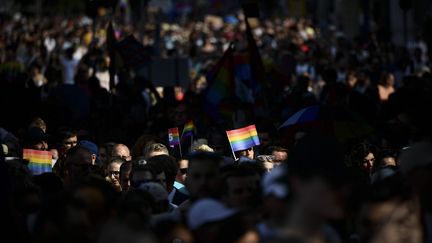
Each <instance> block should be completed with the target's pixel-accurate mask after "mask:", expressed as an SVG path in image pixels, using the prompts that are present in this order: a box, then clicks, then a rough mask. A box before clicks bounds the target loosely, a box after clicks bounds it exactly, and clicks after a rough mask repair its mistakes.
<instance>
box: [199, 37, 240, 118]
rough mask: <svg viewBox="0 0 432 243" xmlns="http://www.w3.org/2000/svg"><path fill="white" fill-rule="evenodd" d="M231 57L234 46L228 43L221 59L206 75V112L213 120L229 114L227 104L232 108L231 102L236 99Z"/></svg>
mask: <svg viewBox="0 0 432 243" xmlns="http://www.w3.org/2000/svg"><path fill="white" fill-rule="evenodd" d="M233 55H234V44H233V43H230V45H229V47H228V49H227V50H226V51H225V52H224V54H223V56H222V58H221V59H219V60H218V61H217V63H216V64H215V66H214V67H213V68H212V69H211V70H210V71H209V72H208V73H207V75H206V78H207V82H208V86H207V89H206V94H205V96H206V112H208V114H209V115H210V116H211V117H212V118H213V119H221V118H222V117H223V116H224V115H227V113H229V115H230V114H231V112H230V111H229V110H230V107H229V106H227V104H229V105H231V106H232V104H233V102H232V100H233V99H235V97H236V87H235V76H234V60H233ZM227 111H228V112H227Z"/></svg>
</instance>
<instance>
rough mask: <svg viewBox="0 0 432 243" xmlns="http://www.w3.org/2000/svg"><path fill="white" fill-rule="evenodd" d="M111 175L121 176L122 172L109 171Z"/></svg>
mask: <svg viewBox="0 0 432 243" xmlns="http://www.w3.org/2000/svg"><path fill="white" fill-rule="evenodd" d="M109 173H110V175H120V171H109Z"/></svg>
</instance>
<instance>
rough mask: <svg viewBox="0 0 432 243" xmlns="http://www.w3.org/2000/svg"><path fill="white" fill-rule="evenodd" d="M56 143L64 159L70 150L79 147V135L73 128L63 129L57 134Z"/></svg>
mask: <svg viewBox="0 0 432 243" xmlns="http://www.w3.org/2000/svg"><path fill="white" fill-rule="evenodd" d="M56 143H57V148H58V150H59V153H60V156H61V157H62V156H63V155H65V154H66V152H67V151H68V150H69V149H70V148H72V147H74V146H76V145H77V143H78V133H77V132H76V131H75V130H73V129H72V128H69V127H61V128H59V129H58V130H57V132H56Z"/></svg>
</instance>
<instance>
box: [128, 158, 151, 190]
mask: <svg viewBox="0 0 432 243" xmlns="http://www.w3.org/2000/svg"><path fill="white" fill-rule="evenodd" d="M129 178H130V186H131V188H138V187H139V185H141V184H142V183H145V182H150V181H154V178H155V172H154V168H153V167H152V166H150V165H149V164H148V162H147V161H146V160H145V159H144V158H143V157H138V158H134V159H133V160H132V169H131V172H130V174H129Z"/></svg>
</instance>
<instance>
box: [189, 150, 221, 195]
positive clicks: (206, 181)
mask: <svg viewBox="0 0 432 243" xmlns="http://www.w3.org/2000/svg"><path fill="white" fill-rule="evenodd" d="M188 160H189V168H188V176H187V177H186V188H187V190H188V192H189V193H190V196H191V199H192V200H196V199H198V198H203V197H208V196H213V197H215V196H218V194H219V189H220V183H221V181H220V174H219V168H220V166H221V164H222V162H223V159H222V157H221V156H220V155H218V154H216V153H209V152H196V153H192V154H191V155H190V156H189V157H188Z"/></svg>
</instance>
